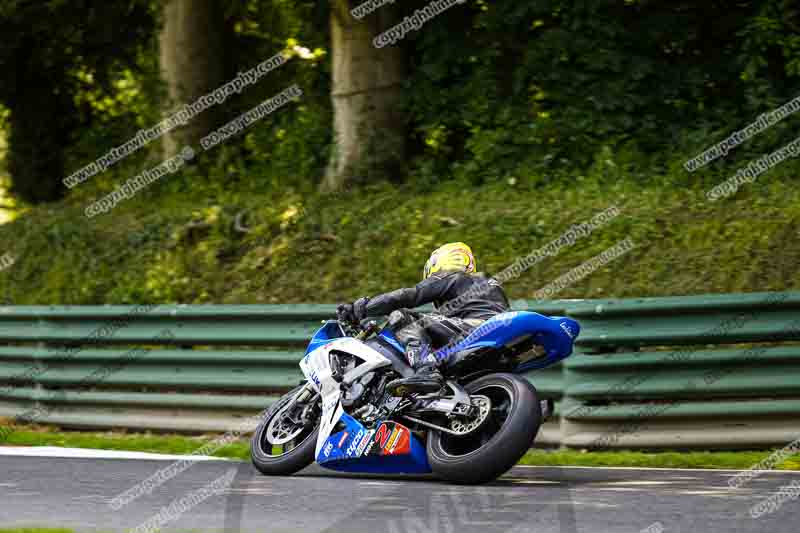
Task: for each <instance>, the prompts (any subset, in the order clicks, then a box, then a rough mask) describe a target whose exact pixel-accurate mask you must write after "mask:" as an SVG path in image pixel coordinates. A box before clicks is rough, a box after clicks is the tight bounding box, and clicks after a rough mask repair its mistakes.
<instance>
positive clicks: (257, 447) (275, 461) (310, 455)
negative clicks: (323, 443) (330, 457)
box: [250, 385, 319, 476]
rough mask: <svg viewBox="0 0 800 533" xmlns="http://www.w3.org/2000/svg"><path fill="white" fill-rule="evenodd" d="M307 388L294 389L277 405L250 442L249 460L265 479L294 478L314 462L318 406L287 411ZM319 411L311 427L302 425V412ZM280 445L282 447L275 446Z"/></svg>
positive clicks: (264, 418)
mask: <svg viewBox="0 0 800 533" xmlns="http://www.w3.org/2000/svg"><path fill="white" fill-rule="evenodd" d="M303 387H305V385H300V386H299V387H296V388H294V389H293V390H291V391H290V392H289V393H288V394H286V395H285V396H283V397H282V398H281V399H280V400H278V401H277V402H275V403H274V404H273V405H272V406H271V407H270V408H269V409H268V410H267V412H266V414H265V415H264V417H263V420H262V421H261V423H260V424H259V425H258V427H257V428H256V430H255V433H254V434H253V438H252V440H251V442H250V458H251V459H252V461H253V465H254V466H255V467H256V468H257V469H258V471H259V472H261V473H262V474H264V475H268V476H286V475H289V474H294V473H295V472H298V471H300V470H302V469H303V468H305V467H307V466H308V465H310V464H311V463H313V462H314V450H315V449H316V444H317V434H318V433H319V416H318V411H319V405H318V403H319V402H317V405H316V406H311V407H309V406H307V405H296V406H295V407H294V408H292V409H291V410H287V407H288V406H289V402H290V401H291V400H292V398H294V397H295V396H296V395H297V394H298V393H299V392H300V390H301V389H302V388H303ZM307 408H310V409H316V410H317V416H316V417H315V418H314V422H313V423H312V424H304V423H302V422H301V421H300V417H299V413H300V412H302V410H303V409H307ZM274 442H278V443H279V444H275V443H274Z"/></svg>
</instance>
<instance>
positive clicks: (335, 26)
mask: <svg viewBox="0 0 800 533" xmlns="http://www.w3.org/2000/svg"><path fill="white" fill-rule="evenodd" d="M356 1H358V0H356ZM352 4H353V2H352V0H331V2H330V5H331V13H330V25H331V48H332V60H333V65H332V71H333V84H332V89H331V98H332V100H333V112H334V120H333V128H334V147H333V151H332V156H331V159H330V161H329V164H328V169H327V172H326V176H325V180H324V183H323V186H324V188H326V189H328V190H337V189H341V188H343V187H344V186H345V185H346V184H348V183H351V182H360V181H375V180H379V179H384V178H396V177H397V175H398V173H399V172H400V171H401V169H402V166H403V161H404V157H405V141H406V124H405V119H404V117H403V115H402V113H401V109H400V104H401V99H402V87H401V84H402V82H403V80H404V79H405V53H404V51H403V49H402V47H401V46H387V47H384V48H376V47H375V46H374V44H373V39H374V38H375V37H376V36H377V35H378V34H380V33H381V32H383V31H385V30H386V29H388V28H389V27H390V26H391V25H393V24H394V23H396V21H397V17H396V16H395V9H394V8H395V6H384V7H381V8H380V9H378V10H377V11H375V12H374V13H372V14H370V15H367V16H366V17H364V19H363V20H361V21H359V20H357V19H356V18H354V17H353V16H352V15H351V14H350V9H352V7H353V5H352Z"/></svg>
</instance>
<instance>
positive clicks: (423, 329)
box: [365, 272, 509, 368]
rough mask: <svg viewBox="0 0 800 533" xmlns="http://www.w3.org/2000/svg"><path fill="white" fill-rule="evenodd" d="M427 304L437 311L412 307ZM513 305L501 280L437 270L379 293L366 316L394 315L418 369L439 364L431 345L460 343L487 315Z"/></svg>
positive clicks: (396, 327) (392, 320) (395, 326)
mask: <svg viewBox="0 0 800 533" xmlns="http://www.w3.org/2000/svg"><path fill="white" fill-rule="evenodd" d="M428 303H433V305H434V309H435V310H436V312H435V313H424V314H423V313H418V312H414V311H411V308H414V307H418V306H420V305H425V304H428ZM508 310H509V304H508V298H506V294H505V292H504V291H503V288H502V287H501V286H500V283H499V282H498V281H497V280H495V279H494V278H488V277H486V276H485V275H484V274H481V273H477V274H465V273H463V272H437V273H435V274H432V275H431V276H430V277H429V278H428V279H425V280H423V281H421V282H420V283H418V284H417V285H416V286H415V287H410V288H403V289H397V290H394V291H391V292H387V293H385V294H381V295H379V296H375V297H374V298H371V299H370V300H369V302H368V303H367V305H366V308H365V312H366V314H367V316H381V315H389V327H390V328H391V329H392V331H394V333H395V335H396V336H397V340H399V341H400V342H401V343H403V344H405V345H406V348H407V349H406V358H407V359H408V362H409V364H410V365H411V366H412V367H415V368H418V367H420V366H423V365H426V364H432V363H438V362H436V361H435V360H434V359H432V358H430V357H428V356H429V355H431V354H430V351H429V348H432V349H434V350H435V349H438V348H441V347H443V346H446V345H448V344H451V343H454V342H457V341H458V340H459V339H460V338H463V337H465V336H466V335H468V334H469V332H470V331H472V330H473V329H475V328H476V327H477V326H479V325H480V324H481V323H482V322H483V321H484V320H487V319H489V318H491V317H493V316H494V315H496V314H499V313H503V312H505V311H508ZM440 362H441V363H444V364H447V363H453V362H454V361H440Z"/></svg>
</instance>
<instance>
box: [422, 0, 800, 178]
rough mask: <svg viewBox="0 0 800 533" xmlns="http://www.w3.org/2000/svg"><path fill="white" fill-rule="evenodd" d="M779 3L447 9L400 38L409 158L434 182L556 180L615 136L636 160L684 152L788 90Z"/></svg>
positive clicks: (614, 146)
mask: <svg viewBox="0 0 800 533" xmlns="http://www.w3.org/2000/svg"><path fill="white" fill-rule="evenodd" d="M792 5H793V4H792V3H790V2H787V1H774V0H762V1H751V2H737V3H736V4H733V5H731V4H730V3H729V2H723V1H708V2H696V1H692V2H689V1H682V2H674V1H667V0H663V1H649V2H638V1H628V2H619V1H616V0H594V1H591V2H581V3H578V4H575V3H573V2H565V1H559V0H550V1H546V2H529V3H520V2H514V1H512V0H501V1H498V2H492V3H484V2H476V3H470V4H466V5H465V6H464V7H460V8H458V9H459V10H461V11H460V12H457V11H456V10H455V9H454V10H453V13H452V14H450V13H448V15H446V16H445V15H443V16H441V17H440V19H441V20H439V19H437V20H436V21H435V22H432V23H429V25H428V26H426V28H425V31H424V32H421V34H420V36H419V37H418V38H417V39H415V40H414V42H413V48H412V61H413V68H412V69H411V73H412V74H411V79H410V80H409V84H408V88H409V90H408V93H407V94H408V105H409V113H411V114H412V116H413V120H414V123H415V134H416V138H417V140H418V145H419V149H418V151H419V156H418V160H417V161H416V168H417V169H418V171H419V172H422V173H424V174H426V177H427V179H434V180H436V179H446V178H447V177H449V176H456V177H460V178H465V179H468V180H470V181H471V182H473V183H481V182H482V181H484V180H497V179H506V178H508V177H514V176H516V177H519V176H520V175H522V174H525V173H526V171H529V170H531V169H533V170H536V171H537V174H538V173H542V174H544V175H548V176H550V178H549V179H554V177H553V176H552V173H557V174H558V175H559V177H558V179H561V180H564V179H567V178H566V175H567V174H569V173H574V172H575V171H580V170H583V169H585V168H586V167H587V165H590V164H591V163H592V160H593V159H595V158H596V157H597V156H596V153H597V152H598V151H603V150H605V149H610V150H612V151H616V150H618V149H620V148H623V147H627V148H624V149H626V150H628V151H629V152H630V156H631V157H632V159H635V160H636V161H635V163H636V164H637V165H638V166H639V167H640V168H642V169H643V168H652V167H653V166H656V167H658V166H663V165H665V164H667V161H670V160H671V159H672V157H673V155H674V154H675V153H676V152H677V153H680V154H685V155H686V156H687V157H688V156H690V155H695V154H696V153H697V152H699V151H702V150H704V149H705V148H707V147H708V146H709V145H710V144H712V143H713V142H717V141H718V140H721V138H724V136H725V135H726V132H727V133H728V134H729V133H730V131H732V130H733V129H738V127H743V126H744V125H746V124H747V123H749V122H750V121H752V120H754V119H755V118H756V117H757V116H758V115H759V114H760V113H762V112H764V111H767V110H768V109H770V107H769V106H771V105H774V104H776V103H779V102H780V103H783V102H785V101H787V100H788V99H790V98H792V97H794V96H796V94H794V91H796V88H797V77H798V76H797V74H798V60H797V57H798V54H797V46H800V38H798V37H797V31H796V29H797V24H798V23H800V16H798V9H797V8H795V7H792ZM467 6H468V7H467ZM792 87H794V89H793V88H792ZM787 89H788V90H787ZM784 132H785V130H784ZM782 138H783V139H786V136H785V135H784V136H783V137H782ZM786 140H788V139H786ZM761 146H762V145H760V144H759V146H757V147H753V149H754V150H758V149H759V148H760V147H761ZM767 146H768V144H767ZM762 151H763V150H762ZM637 152H638V155H634V154H635V153H637ZM631 162H632V163H633V162H634V161H631ZM443 173H444V174H445V176H444V178H443V177H442V174H443ZM657 174H660V172H649V175H657ZM644 177H645V176H643V178H644Z"/></svg>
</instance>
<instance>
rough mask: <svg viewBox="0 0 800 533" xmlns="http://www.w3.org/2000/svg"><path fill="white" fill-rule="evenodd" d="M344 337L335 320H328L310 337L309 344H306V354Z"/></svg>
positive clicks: (340, 327)
mask: <svg viewBox="0 0 800 533" xmlns="http://www.w3.org/2000/svg"><path fill="white" fill-rule="evenodd" d="M345 336H346V335H345V334H344V331H342V326H340V325H339V323H338V322H337V321H336V320H328V321H327V322H325V324H323V325H322V327H321V328H319V329H318V330H317V332H316V333H314V336H313V337H311V342H309V343H308V347H307V348H306V354H309V353H311V352H313V351H314V350H316V349H317V348H319V347H320V346H324V345H326V344H328V343H329V342H330V341H332V340H334V339H339V338H341V337H345Z"/></svg>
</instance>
